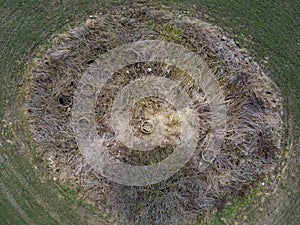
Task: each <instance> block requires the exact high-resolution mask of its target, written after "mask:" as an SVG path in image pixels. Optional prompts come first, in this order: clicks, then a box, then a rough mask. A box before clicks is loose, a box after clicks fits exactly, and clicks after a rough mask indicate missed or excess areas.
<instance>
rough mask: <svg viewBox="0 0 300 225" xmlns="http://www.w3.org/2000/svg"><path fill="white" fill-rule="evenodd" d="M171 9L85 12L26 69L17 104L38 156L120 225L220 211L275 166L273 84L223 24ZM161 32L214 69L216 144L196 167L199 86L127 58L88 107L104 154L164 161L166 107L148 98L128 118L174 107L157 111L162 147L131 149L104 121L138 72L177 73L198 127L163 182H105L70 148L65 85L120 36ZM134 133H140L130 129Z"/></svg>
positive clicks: (72, 84) (277, 128) (278, 140)
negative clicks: (221, 119)
mask: <svg viewBox="0 0 300 225" xmlns="http://www.w3.org/2000/svg"><path fill="white" fill-rule="evenodd" d="M174 14H176V15H177V16H173V15H172V14H170V13H164V11H162V10H154V9H151V8H144V7H142V8H140V9H127V10H125V11H124V10H118V9H116V12H115V14H114V15H96V16H92V17H90V18H89V19H88V20H87V21H86V23H85V24H83V25H82V26H80V27H77V28H74V29H72V30H69V31H68V32H66V33H64V34H61V35H60V36H58V37H57V38H55V39H54V40H53V45H52V47H51V48H50V49H49V51H48V52H47V53H46V54H45V55H44V57H43V58H40V59H37V60H36V62H35V64H34V66H33V67H32V69H31V72H30V74H31V82H30V86H29V87H28V92H27V97H26V102H27V111H28V117H29V120H30V124H31V128H32V132H33V134H34V138H35V141H36V142H37V143H38V145H39V146H40V148H39V153H40V155H41V157H42V158H43V159H44V160H45V161H46V162H48V164H49V167H50V168H51V169H52V170H53V176H54V177H55V178H56V179H57V178H59V180H60V181H61V182H64V181H70V182H71V183H73V184H74V186H80V187H82V190H83V194H84V195H85V197H86V198H88V199H89V200H90V201H92V202H93V203H94V204H96V205H98V206H99V207H100V208H102V209H105V210H107V211H108V212H109V213H111V214H113V215H115V216H116V217H118V218H119V221H120V222H119V223H120V224H122V223H123V224H139V225H142V224H157V225H158V224H159V225H164V224H165V225H171V224H188V223H189V222H191V221H193V220H195V219H196V218H197V217H198V216H199V215H201V214H203V213H205V212H206V211H207V210H209V209H212V208H222V207H223V206H224V205H225V204H226V201H227V200H228V199H230V198H231V197H234V196H236V195H243V194H245V193H247V190H249V189H250V188H251V187H252V186H253V185H254V184H255V183H257V182H258V181H260V180H261V179H263V178H264V177H265V176H269V175H270V174H273V173H275V169H276V168H277V167H278V164H279V162H280V160H281V156H282V152H283V150H282V149H283V144H284V140H283V138H282V135H283V132H284V125H283V122H282V121H283V119H282V117H283V114H282V112H283V109H282V99H281V97H280V95H279V93H278V91H277V88H276V87H275V85H274V84H273V83H272V81H271V80H270V79H269V78H268V77H267V76H266V75H265V74H264V72H263V71H262V70H261V68H260V66H259V65H258V64H257V63H255V62H253V61H252V60H251V59H250V58H249V57H248V56H247V53H246V51H245V50H241V49H239V48H238V46H237V45H236V44H235V43H234V41H233V40H231V39H229V38H228V37H227V35H226V34H225V33H224V32H223V31H221V30H220V29H218V28H216V27H213V26H212V25H210V24H207V23H204V22H202V21H200V20H196V19H192V18H189V17H188V16H186V15H184V13H181V12H176V13H174ZM178 15H181V16H178ZM166 28H167V29H166ZM166 38H167V40H168V41H173V42H175V43H177V44H181V45H183V46H185V47H186V48H188V49H190V50H192V51H194V52H196V53H198V54H199V55H200V56H201V57H202V59H204V61H205V62H206V63H207V64H208V65H209V67H210V68H211V69H212V70H213V71H214V75H215V76H216V77H217V79H218V81H219V85H220V86H221V87H222V88H223V90H224V93H225V98H226V107H227V110H228V111H227V132H226V136H225V140H224V143H223V145H222V148H221V150H220V152H219V153H218V154H217V155H216V157H215V159H214V160H213V161H212V163H211V164H209V165H206V167H205V170H203V168H202V165H201V164H199V163H200V162H201V158H202V151H203V147H204V146H205V145H206V143H207V138H206V136H207V135H208V134H209V132H210V131H209V126H210V117H209V107H208V106H209V102H207V101H206V99H205V94H204V93H203V91H202V90H201V88H200V87H198V86H197V85H196V83H195V82H194V81H193V80H192V79H190V78H189V77H187V75H186V74H185V73H184V72H183V71H180V70H179V69H177V68H175V67H168V66H166V65H164V64H162V63H154V62H151V63H149V62H144V63H136V64H133V65H129V66H128V67H126V68H124V69H122V70H121V71H119V72H118V73H116V74H115V75H114V76H113V78H112V79H111V80H109V81H108V82H107V83H106V84H105V86H104V88H103V89H102V90H99V95H98V99H97V104H96V108H95V114H96V123H97V131H98V133H99V134H104V133H105V134H106V135H109V136H110V137H111V139H110V140H111V141H110V143H107V144H108V145H111V146H113V147H112V149H111V152H110V153H111V154H112V155H114V156H115V157H117V158H118V159H119V160H122V161H124V162H127V163H131V164H135V165H145V164H151V163H156V162H158V161H160V160H162V159H164V158H165V157H167V156H168V155H169V154H171V153H172V149H173V147H174V145H176V140H177V136H178V134H177V133H176V131H177V130H178V126H180V123H179V122H177V120H178V118H176V112H175V109H174V108H173V107H172V106H171V105H170V104H168V103H166V102H164V101H163V100H161V99H157V98H149V99H146V100H144V101H142V102H139V103H137V104H136V105H135V106H134V108H133V110H132V112H131V113H132V121H131V122H132V126H134V124H135V123H138V122H137V121H139V119H140V118H142V117H147V116H148V117H149V116H151V115H152V116H154V115H155V116H156V115H157V114H159V111H160V110H163V111H164V112H165V111H167V112H169V114H170V117H171V115H173V114H174V115H175V116H174V118H173V119H170V118H165V123H169V125H168V127H169V130H170V134H169V137H170V139H169V140H168V142H167V143H166V144H165V145H163V146H159V147H158V148H156V149H154V150H153V151H148V152H139V151H133V150H131V149H128V148H126V146H123V145H122V144H120V143H118V141H117V140H115V139H114V133H113V127H112V125H111V118H110V110H111V106H112V103H113V100H114V98H115V97H116V94H117V93H118V92H119V91H120V90H121V89H122V88H123V87H125V86H126V85H127V84H129V83H130V82H132V81H133V80H135V79H137V78H139V77H143V76H149V75H152V76H160V77H166V78H169V79H173V80H179V81H180V82H181V87H182V88H183V89H184V90H185V91H186V92H187V93H188V95H189V96H190V97H191V98H194V100H195V105H196V106H197V111H198V113H199V118H200V119H201V120H200V121H201V123H203V124H201V127H202V129H201V132H200V133H199V144H198V148H197V151H196V152H195V154H194V156H193V157H192V159H191V160H190V161H189V162H188V163H187V164H186V166H185V167H184V168H182V170H181V171H180V172H178V173H177V174H176V175H174V176H173V177H171V178H170V179H169V180H167V181H163V182H161V183H159V184H155V185H149V186H145V187H130V186H124V185H120V184H115V183H112V182H110V181H108V180H107V179H105V178H104V177H101V176H100V175H99V174H97V173H96V172H95V171H93V169H92V168H91V167H90V166H89V165H88V164H86V162H85V160H84V158H83V157H82V155H81V154H80V152H79V150H78V147H77V144H76V141H75V138H74V133H73V129H72V126H71V123H70V120H71V119H70V118H71V111H72V105H73V97H74V92H75V89H76V88H77V85H78V82H79V80H80V78H81V76H82V73H83V72H84V71H85V70H86V69H87V68H88V66H89V65H90V64H92V63H93V62H94V61H95V60H96V59H97V58H98V56H99V55H100V54H103V53H105V52H107V51H109V50H110V49H113V48H115V47H117V46H120V45H122V44H125V43H128V42H133V41H137V40H149V39H150V40H156V39H158V40H165V39H166ZM148 68H152V69H151V72H149V70H147V69H148ZM200 97H201V98H200ZM149 109H150V110H149ZM147 110H148V111H147ZM134 132H135V134H136V136H140V137H142V136H143V135H144V134H143V133H142V132H141V131H140V130H135V131H134ZM121 221H123V222H121Z"/></svg>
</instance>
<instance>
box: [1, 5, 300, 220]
mask: <svg viewBox="0 0 300 225" xmlns="http://www.w3.org/2000/svg"><path fill="white" fill-rule="evenodd" d="M128 2H129V1H128ZM160 2H164V3H165V4H167V5H171V4H174V7H180V8H181V9H184V8H186V9H188V10H190V11H192V12H193V13H195V14H196V13H197V14H200V16H201V17H203V18H204V19H207V20H208V21H210V22H211V23H215V24H217V25H219V26H221V27H223V28H225V29H226V30H227V31H228V32H229V33H230V34H231V35H232V37H233V38H235V39H236V40H238V41H239V43H240V45H241V47H246V48H247V49H249V50H250V51H251V53H252V55H253V56H255V57H256V58H257V60H258V61H261V63H263V65H264V66H265V67H266V68H267V69H269V70H270V71H271V74H272V78H273V79H274V80H275V81H276V83H277V84H278V85H279V87H280V88H281V90H282V93H283V94H284V96H285V97H286V107H287V109H288V110H289V114H290V117H291V121H289V124H290V137H291V138H290V139H289V148H290V151H289V154H288V155H287V161H286V164H285V167H284V168H285V169H284V171H283V174H282V179H281V182H280V186H279V187H278V190H277V191H276V192H275V193H274V194H271V195H270V197H268V198H266V199H265V200H264V201H261V200H256V199H255V200H254V201H253V200H252V201H251V204H250V205H247V204H246V205H245V206H244V207H242V209H241V211H242V212H241V214H242V215H244V216H243V217H242V218H240V217H239V218H234V217H237V216H236V215H238V214H239V213H237V212H236V211H235V210H236V209H234V213H232V212H231V216H230V217H226V216H227V215H226V214H222V213H221V214H220V217H221V218H222V219H221V220H214V221H212V223H213V224H223V223H224V224H225V223H229V224H232V222H230V221H229V220H230V219H235V220H236V221H240V220H242V221H243V223H246V224H297V222H298V221H299V219H300V193H299V186H300V177H299V169H300V159H299V157H300V146H299V139H298V137H299V125H300V124H299V121H300V110H299V109H300V105H299V101H300V96H299V85H300V81H299V79H300V78H299V71H300V67H299V56H300V55H299V51H300V40H299V37H300V33H299V31H300V26H299V20H300V18H299V13H298V12H299V10H300V3H297V2H296V1H293V0H288V1H285V2H282V1H279V0H278V1H277V0H276V1H258V0H256V1H242V0H238V1H221V0H205V1H202V3H201V4H199V3H198V4H196V3H195V2H194V1H178V2H172V3H171V2H170V1H160ZM115 4H116V3H115ZM128 4H132V3H128ZM149 4H156V5H157V3H155V2H153V3H149ZM110 7H111V4H110V3H109V2H105V1H80V0H78V1H33V0H32V1H27V2H23V1H14V0H13V1H4V0H1V1H0V19H1V21H0V47H1V48H0V49H1V53H0V109H1V110H0V117H1V124H0V132H1V135H0V224H87V223H89V224H106V222H103V221H104V219H103V220H102V217H103V216H101V215H102V214H101V212H98V211H97V210H96V209H94V208H93V207H92V206H90V205H89V204H88V203H87V202H85V201H84V200H82V199H81V198H80V197H78V196H77V193H76V191H74V190H72V189H70V188H68V187H67V186H63V187H62V186H59V185H57V183H56V182H54V181H50V180H48V179H47V176H46V174H45V173H40V172H39V171H43V170H44V169H45V168H38V167H41V165H42V164H41V163H39V162H38V160H39V158H38V157H36V158H35V159H31V161H30V160H29V159H28V158H29V157H28V152H34V144H32V143H31V142H30V140H31V137H30V134H29V133H28V132H27V124H26V122H24V119H23V118H22V117H21V116H20V115H21V114H20V113H19V112H18V109H19V108H20V106H21V105H22V101H21V100H22V93H21V97H20V95H19V90H20V87H21V86H22V84H23V83H24V79H25V78H24V77H23V74H24V71H25V70H26V68H27V67H28V62H29V61H30V60H31V59H32V58H33V57H35V55H34V52H37V49H38V48H39V47H40V46H47V43H48V41H49V39H51V37H52V36H53V35H54V34H55V33H61V32H62V31H63V29H65V27H68V26H73V25H74V24H76V23H77V21H80V22H83V21H84V19H83V18H86V17H87V16H88V15H89V14H95V13H96V12H99V11H109V10H110ZM41 51H42V50H41ZM18 99H21V100H18ZM45 166H46V165H45ZM46 171H47V170H46ZM225 212H228V211H225ZM224 217H225V219H224ZM248 218H250V219H248ZM105 221H107V220H106V219H105ZM237 223H239V224H240V222H237ZM108 224H109V222H108Z"/></svg>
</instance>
